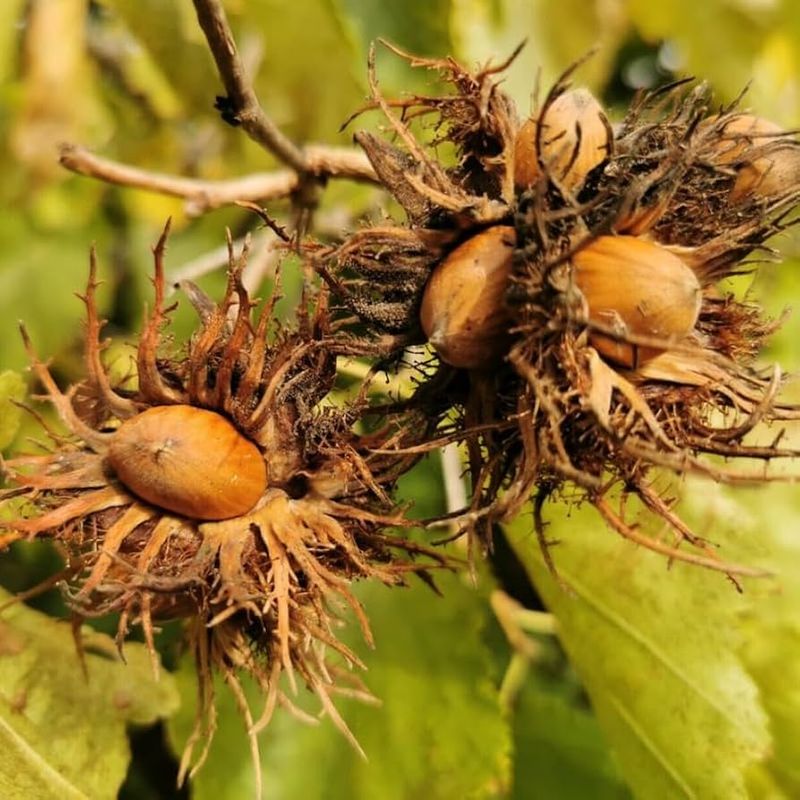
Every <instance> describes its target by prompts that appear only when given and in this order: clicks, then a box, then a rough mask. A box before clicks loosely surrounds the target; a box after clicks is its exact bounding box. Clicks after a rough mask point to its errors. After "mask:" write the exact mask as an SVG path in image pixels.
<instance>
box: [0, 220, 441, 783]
mask: <svg viewBox="0 0 800 800" xmlns="http://www.w3.org/2000/svg"><path fill="white" fill-rule="evenodd" d="M166 236H167V231H166V230H165V232H164V234H163V235H162V237H161V239H160V241H159V242H158V245H157V246H156V247H155V249H154V255H155V279H154V285H155V301H154V307H153V310H152V312H151V313H150V314H149V315H148V317H147V319H146V322H145V325H144V328H143V330H142V333H141V335H140V337H139V341H138V345H137V350H136V375H135V378H134V377H133V376H132V377H131V379H130V380H127V381H124V382H123V383H122V385H119V386H112V384H111V380H110V378H109V375H108V373H107V371H106V367H105V366H104V364H103V362H102V359H101V351H102V344H101V341H100V332H101V328H102V323H101V321H100V320H99V318H98V315H97V308H96V302H95V293H96V288H97V282H96V279H95V272H96V270H95V259H94V254H92V258H91V275H90V279H89V284H88V288H87V292H86V294H85V296H84V297H83V300H84V302H85V305H86V314H87V326H86V327H87V331H86V332H87V341H86V369H87V376H86V378H85V380H84V381H83V382H82V383H81V384H79V385H77V386H73V387H71V388H70V389H69V390H68V391H67V392H66V393H64V392H62V391H61V390H60V389H59V387H58V386H57V385H56V383H55V381H54V380H53V378H52V376H51V374H50V372H49V370H48V368H47V366H46V365H45V364H44V363H43V362H42V361H40V360H39V358H38V357H37V356H36V355H35V353H34V352H33V349H32V347H31V345H30V342H28V340H27V337H26V343H27V345H28V349H29V353H30V356H31V362H32V369H33V372H34V373H35V376H36V377H37V378H38V380H39V382H40V383H41V384H42V385H43V386H44V388H45V390H46V392H47V396H48V399H49V401H50V402H51V403H52V405H53V406H54V407H55V409H56V410H57V412H58V414H59V416H60V418H61V421H62V422H63V423H64V425H65V427H66V428H67V434H66V435H61V434H52V438H53V444H52V447H51V448H49V449H48V451H47V452H44V453H41V454H35V455H21V456H18V457H16V458H13V459H11V460H10V461H7V462H6V463H5V465H4V467H5V471H6V477H7V478H8V480H9V482H10V484H11V487H12V488H9V489H7V490H6V491H5V492H4V493H3V494H2V495H0V506H5V510H6V511H9V509H11V514H12V518H11V521H6V522H3V523H0V524H1V525H2V528H4V529H5V533H4V534H3V535H2V539H0V544H2V546H7V545H9V544H10V543H11V542H14V541H17V540H21V539H32V538H35V537H49V538H51V539H53V540H55V541H56V542H57V543H58V545H59V547H60V549H61V550H62V552H63V553H64V555H65V559H66V566H65V569H64V572H63V573H62V574H61V575H60V576H58V577H59V578H61V579H62V581H63V586H64V589H65V593H66V596H67V599H68V603H69V605H70V607H71V608H72V610H73V612H74V614H75V615H76V618H77V619H78V620H80V619H84V618H89V617H96V616H104V615H107V614H110V613H118V614H119V615H120V621H119V627H118V641H119V645H120V647H121V646H122V642H123V640H124V638H125V636H126V634H127V633H128V629H129V626H130V625H132V624H139V625H140V626H141V628H142V630H143V632H144V636H145V639H146V642H147V646H148V647H149V649H150V651H151V653H152V654H153V659H154V667H155V668H156V669H157V663H158V661H157V656H156V650H155V641H154V630H155V625H156V624H157V622H158V620H167V619H174V618H180V619H185V620H186V621H187V626H188V627H189V628H190V630H191V646H192V648H193V651H194V654H195V657H196V660H197V665H198V674H199V677H200V684H199V699H200V702H199V707H198V709H199V711H198V714H199V715H198V721H197V727H196V729H195V733H194V734H193V736H192V738H191V740H190V742H189V744H188V746H187V751H186V755H185V757H184V761H183V765H182V775H185V774H186V771H187V770H188V768H189V765H190V762H191V759H192V750H193V748H194V745H195V744H196V743H197V741H199V740H200V739H202V738H203V737H205V739H206V747H205V748H204V750H203V754H202V755H201V757H200V758H199V760H198V762H197V763H196V764H195V767H194V768H195V769H196V768H197V766H199V763H202V760H203V758H204V756H205V752H206V751H207V745H208V742H209V741H210V735H211V733H213V728H214V704H213V685H212V673H213V672H221V674H222V675H223V676H224V678H225V680H226V682H227V683H228V684H229V685H230V686H231V688H232V689H233V691H234V693H235V695H236V698H237V701H238V702H239V704H240V707H241V710H242V712H243V713H244V715H245V717H246V720H247V726H248V733H249V735H250V737H251V742H252V747H253V751H254V754H256V750H257V744H256V734H257V732H258V731H259V730H260V729H261V728H262V727H263V726H264V725H265V724H266V722H267V721H268V719H269V717H270V715H271V714H272V711H273V709H274V708H275V706H276V705H277V704H281V705H285V706H288V707H290V708H293V704H292V701H291V698H290V695H287V694H286V693H285V692H284V691H283V690H282V689H281V688H280V685H279V678H280V676H281V674H284V673H285V674H286V675H288V679H289V686H290V688H291V690H292V691H293V692H296V691H297V677H299V678H300V679H301V680H302V681H304V682H305V683H306V684H307V685H308V686H309V687H310V688H311V689H312V690H313V691H314V692H315V693H316V694H317V696H318V697H319V698H320V701H321V703H322V706H323V708H324V709H325V711H326V712H327V713H328V714H329V715H330V716H331V717H332V719H333V720H334V722H335V723H336V724H337V725H338V727H339V728H340V729H341V730H342V731H343V732H344V733H345V734H346V735H347V736H348V738H349V739H350V740H351V741H352V742H353V743H354V744H355V745H356V746H357V743H356V742H355V740H354V739H353V737H352V735H351V734H350V732H349V731H348V729H347V726H346V725H345V723H344V721H343V720H342V719H341V717H340V716H339V715H338V713H337V711H336V709H335V706H334V705H333V702H332V700H331V696H332V695H333V694H334V693H336V692H337V691H345V690H353V684H354V683H355V685H356V689H355V691H356V692H359V691H362V690H363V687H360V686H359V685H358V681H357V680H355V679H354V678H353V676H352V675H348V677H346V678H345V680H344V683H342V682H341V680H340V679H341V677H342V675H343V674H345V673H347V670H342V669H341V667H342V666H344V667H353V666H361V662H360V660H359V658H358V657H357V656H356V654H355V653H354V652H353V651H352V650H350V649H349V648H348V647H346V646H345V645H344V644H343V643H342V642H340V641H339V640H338V638H337V633H336V628H337V627H338V626H339V624H340V615H341V612H342V610H343V609H345V608H346V609H349V610H350V611H351V612H352V613H353V614H354V615H355V617H356V618H357V619H358V621H359V624H360V626H361V630H362V632H363V635H364V638H365V639H366V641H367V642H368V643H370V644H371V642H372V639H371V634H370V629H369V623H368V620H367V616H366V613H365V611H364V609H363V608H362V606H361V603H360V602H359V601H358V599H357V598H356V596H355V595H354V594H353V592H352V590H351V584H352V582H353V581H355V580H359V579H375V580H379V581H381V582H383V583H385V584H388V585H397V584H402V583H403V582H404V580H405V578H406V576H407V575H408V574H409V573H410V572H424V570H425V568H426V566H427V567H428V568H430V566H431V565H437V564H439V565H441V564H442V563H444V562H445V559H444V558H443V557H442V556H441V555H440V554H438V553H434V552H432V551H430V550H428V549H427V548H425V547H422V546H420V545H417V544H414V543H413V542H412V541H410V540H408V539H406V538H405V537H403V536H401V535H399V534H397V535H395V534H391V533H390V532H388V530H387V529H388V528H390V527H392V526H394V527H398V528H403V527H408V526H409V525H410V523H409V522H408V521H407V520H406V519H405V518H404V516H403V514H402V512H400V511H398V510H397V509H396V508H395V507H394V505H393V503H392V501H391V499H390V496H389V493H390V491H391V487H392V485H393V483H394V481H395V480H396V478H397V476H398V475H400V474H402V473H403V472H405V471H406V470H407V469H408V468H409V467H410V466H411V465H412V464H413V463H414V462H415V461H416V459H417V458H418V457H419V456H418V455H415V454H408V453H405V452H400V453H399V454H396V455H395V454H392V453H391V452H390V448H393V447H394V448H397V449H399V450H401V451H402V450H403V449H404V448H406V447H407V446H411V445H414V444H416V443H417V442H419V441H420V440H424V439H425V438H426V437H427V436H428V435H430V433H431V432H432V431H433V430H434V428H435V427H436V420H432V419H430V418H429V417H427V416H426V415H425V414H423V413H421V412H420V411H419V410H416V409H415V408H414V407H413V406H407V405H404V404H402V403H396V404H394V406H393V407H387V408H385V409H383V410H382V411H381V412H380V414H379V418H380V420H381V424H380V425H379V426H377V429H376V430H375V431H374V432H372V433H370V434H369V435H365V434H361V433H357V432H356V429H355V427H354V426H355V423H356V422H357V421H358V420H359V419H361V418H362V417H363V416H364V415H366V414H373V415H374V414H377V413H378V412H376V411H374V409H372V408H370V406H369V404H368V402H367V400H366V388H367V387H366V384H365V385H364V386H363V387H362V390H361V392H360V393H359V395H358V397H357V398H356V399H355V400H354V401H353V402H351V403H349V404H347V405H345V406H335V405H328V407H326V408H325V409H324V410H320V408H319V404H320V401H321V400H323V398H325V397H326V396H328V395H329V393H330V391H331V389H332V387H333V382H334V379H335V377H336V358H337V356H338V355H347V354H351V353H356V354H361V353H362V352H364V351H365V350H367V351H368V350H369V347H366V348H365V347H364V346H363V345H361V346H360V347H354V345H353V343H352V340H351V338H350V337H337V336H336V335H334V334H333V333H332V332H331V330H330V325H329V319H328V311H327V302H328V301H327V297H328V295H327V291H325V290H322V291H319V292H314V291H312V290H311V289H310V287H306V291H305V292H304V297H303V301H302V303H301V306H300V310H299V313H298V320H297V323H296V325H295V326H294V327H286V326H284V325H281V324H279V323H278V322H277V321H276V320H274V319H273V315H272V312H273V307H274V303H275V301H276V299H277V294H273V295H272V297H271V299H270V300H269V301H268V302H266V303H265V304H264V305H263V306H262V308H261V309H260V312H259V313H258V316H257V318H256V319H255V320H254V319H253V308H254V306H256V305H257V304H256V303H254V302H253V301H252V300H251V299H250V297H249V295H248V293H247V291H246V290H245V288H244V286H243V284H242V280H241V273H242V269H243V266H244V263H245V259H246V256H247V253H246V251H244V252H243V253H242V254H241V255H240V256H239V257H238V258H237V257H235V255H234V253H233V250H232V248H231V250H230V268H229V280H228V285H227V290H226V293H225V296H224V298H223V300H222V302H221V303H219V304H216V303H214V302H212V301H211V300H210V299H209V298H208V297H206V296H205V295H204V294H203V293H202V292H200V290H199V289H197V287H195V286H192V285H186V286H184V289H185V291H186V293H187V294H188V296H189V299H190V300H191V302H192V303H193V305H194V306H195V308H196V309H197V311H198V314H199V317H200V325H199V327H198V329H197V331H196V332H195V334H194V335H193V336H192V337H191V340H190V341H189V342H188V344H187V345H186V347H185V350H184V352H183V353H182V354H179V355H170V354H169V353H168V352H167V350H168V349H169V348H168V344H169V340H168V337H167V336H166V335H165V332H164V330H163V329H164V328H165V327H166V326H167V324H168V320H169V312H170V310H171V309H168V308H166V309H165V307H164V269H163V256H164V247H165V242H166ZM134 384H135V386H134ZM176 404H180V405H182V406H196V407H199V408H205V409H211V410H213V411H216V412H218V413H220V414H223V415H224V416H225V417H227V418H228V419H229V420H230V421H231V422H232V423H233V424H234V425H235V426H236V428H237V429H238V430H239V431H240V432H241V433H242V434H244V435H245V436H246V437H247V438H248V439H250V440H251V441H252V442H255V443H256V444H257V445H258V447H259V448H260V450H261V452H262V453H263V454H264V458H265V459H266V460H267V462H268V467H269V485H268V486H267V488H266V490H265V492H264V494H263V496H262V497H261V499H260V500H259V501H258V503H257V504H256V506H255V507H254V508H253V509H252V511H250V512H249V513H247V514H244V515H242V516H238V517H235V518H233V519H226V520H223V521H211V522H201V521H198V520H194V519H190V518H185V517H181V516H178V515H175V514H173V513H170V512H167V511H164V510H163V509H161V508H158V507H157V506H154V505H151V504H148V503H145V502H144V501H142V500H141V499H139V498H138V497H136V496H135V495H134V494H133V493H132V492H131V491H129V490H128V489H127V488H126V487H125V486H124V485H123V484H122V483H120V482H119V481H118V480H117V479H116V477H115V475H114V474H113V471H112V470H111V469H110V467H109V464H108V461H107V452H108V448H109V443H110V441H111V439H112V438H113V436H114V428H115V427H116V426H117V425H119V423H120V422H121V421H123V420H126V419H130V418H131V417H134V416H135V415H137V414H139V413H140V412H142V411H144V410H146V409H148V408H152V407H153V406H164V405H176ZM375 450H377V451H379V452H377V453H375V452H373V451H375ZM187 479H188V480H191V479H192V476H187ZM417 555H427V558H425V559H424V563H420V562H418V561H416V560H415V556H417ZM331 654H333V660H331ZM337 662H338V663H339V667H337V666H336V664H337ZM243 672H244V673H247V674H249V675H250V676H251V677H252V678H253V679H254V680H255V681H256V682H257V683H258V684H259V685H260V686H261V688H262V689H263V691H264V694H265V706H264V710H263V713H262V714H261V716H260V718H259V719H258V720H254V718H253V716H252V714H251V712H250V710H249V708H248V707H247V704H246V702H245V700H244V694H243V692H242V688H241V685H240V683H239V676H240V675H241V674H242V673H243ZM297 713H299V712H297ZM256 763H258V761H257V759H256Z"/></svg>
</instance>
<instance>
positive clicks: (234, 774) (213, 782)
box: [169, 575, 511, 800]
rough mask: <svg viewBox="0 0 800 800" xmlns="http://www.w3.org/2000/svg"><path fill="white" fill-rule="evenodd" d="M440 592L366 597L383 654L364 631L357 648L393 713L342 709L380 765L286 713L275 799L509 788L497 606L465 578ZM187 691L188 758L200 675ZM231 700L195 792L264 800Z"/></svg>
mask: <svg viewBox="0 0 800 800" xmlns="http://www.w3.org/2000/svg"><path fill="white" fill-rule="evenodd" d="M437 584H438V585H439V587H440V589H441V590H442V592H443V594H444V597H437V596H436V595H435V594H433V592H431V590H430V589H429V588H428V587H427V586H425V585H423V584H422V583H421V582H419V581H415V582H414V584H413V585H412V586H411V587H409V588H407V589H387V588H385V587H383V586H378V585H363V586H361V587H359V589H360V591H359V596H360V597H361V599H362V601H363V602H364V606H365V608H366V609H367V613H368V614H369V617H370V620H371V623H372V627H373V632H374V634H375V641H376V649H375V651H374V652H365V648H364V646H363V645H361V646H359V644H358V642H357V641H356V639H355V636H356V630H355V626H353V625H351V626H350V630H349V631H348V634H349V635H348V637H347V639H348V642H349V643H351V644H353V645H355V646H356V647H357V649H358V650H359V651H360V654H361V655H362V657H363V658H364V659H365V661H366V663H367V666H368V672H367V673H366V674H365V676H364V679H365V682H366V684H367V686H368V687H369V689H370V691H372V692H373V693H374V694H375V695H376V696H377V697H378V698H380V700H381V701H382V706H381V707H374V706H368V705H364V704H362V703H359V702H357V701H352V700H345V699H341V700H338V701H337V705H338V707H339V710H340V711H341V713H342V716H343V717H344V719H345V720H346V721H347V724H348V725H349V726H350V727H351V729H352V730H353V733H354V734H355V735H356V737H357V738H358V740H359V742H360V744H361V746H362V747H363V748H364V750H365V751H366V753H367V756H368V759H369V760H368V761H367V762H364V761H363V760H361V759H360V758H359V757H358V755H357V754H356V753H355V752H354V751H353V750H352V748H350V746H349V745H348V744H347V742H346V741H345V740H344V738H343V737H342V736H341V734H339V732H338V731H337V730H336V729H335V728H334V726H333V725H332V724H331V723H330V722H329V721H328V720H327V719H323V720H322V721H321V724H320V725H319V726H318V727H310V726H307V725H304V724H302V723H300V722H298V721H296V720H295V719H293V718H291V717H290V716H288V714H286V712H283V711H280V710H279V711H278V712H276V717H275V719H273V721H272V723H271V724H270V727H269V729H268V730H267V732H266V734H265V735H264V736H263V737H262V741H261V751H262V764H263V770H264V785H265V793H264V796H265V797H267V798H270V800H274V799H277V798H287V800H288V798H296V797H306V798H323V797H324V798H326V800H339V799H341V800H345V799H346V800H384V798H386V799H387V800H393V799H394V798H397V799H398V800H399V798H409V797H414V796H415V795H418V794H419V795H424V797H425V798H426V799H428V798H430V800H437V799H439V798H441V800H451V799H452V798H456V797H459V798H461V797H465V798H467V797H474V798H483V797H493V796H496V795H497V793H498V792H500V791H501V790H502V788H503V787H505V786H507V784H508V778H509V767H510V763H509V755H510V752H509V751H510V747H511V741H510V732H509V729H508V725H507V723H506V721H505V720H504V719H503V716H502V714H501V711H500V708H499V705H498V700H497V689H496V686H495V684H494V681H493V680H492V677H493V670H494V667H493V664H492V662H491V658H490V654H489V652H488V650H487V648H486V647H485V644H484V642H483V628H484V626H485V624H486V623H487V620H488V619H489V616H488V615H489V614H490V611H489V608H488V604H487V603H486V599H485V597H484V596H482V595H481V594H479V593H478V592H476V591H474V590H473V589H471V588H469V587H467V586H466V585H465V583H464V581H463V579H462V578H461V577H459V576H456V575H441V576H439V577H438V578H437ZM181 687H182V693H183V697H184V705H183V710H182V711H181V712H180V714H179V715H178V716H176V717H175V718H173V719H172V720H170V723H169V725H170V729H171V733H172V737H173V741H174V742H175V743H176V746H177V749H178V750H180V748H181V747H182V745H183V743H184V742H185V740H186V737H187V735H188V732H189V730H190V728H191V722H192V715H193V712H192V704H193V699H194V693H195V687H194V681H193V676H192V671H191V669H188V668H187V669H184V670H182V672H181ZM219 695H220V697H219V701H220V704H219V709H220V718H219V728H218V730H217V734H216V738H215V740H214V744H213V745H212V750H211V755H210V757H209V761H208V763H207V764H206V765H205V766H204V767H203V769H202V770H201V771H200V773H199V774H198V775H197V777H196V778H195V780H194V783H193V795H192V796H193V797H194V798H195V800H212V799H213V800H239V798H241V797H247V796H249V794H248V793H252V791H253V783H252V780H253V779H252V772H253V769H252V765H251V763H250V756H249V753H248V749H247V745H246V743H245V739H244V733H243V723H242V720H241V717H240V715H239V714H238V713H237V712H236V710H235V708H234V707H233V703H232V702H231V700H230V698H229V697H228V693H227V692H226V691H225V690H224V688H222V687H220V690H219ZM253 701H254V702H253V707H254V708H255V709H258V707H259V706H258V701H257V699H256V698H255V697H253ZM309 708H311V709H314V706H313V704H312V705H311V706H309Z"/></svg>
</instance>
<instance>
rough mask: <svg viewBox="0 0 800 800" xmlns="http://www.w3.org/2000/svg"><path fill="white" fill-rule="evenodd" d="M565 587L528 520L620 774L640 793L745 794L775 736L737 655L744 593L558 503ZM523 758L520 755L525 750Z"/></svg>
mask: <svg viewBox="0 0 800 800" xmlns="http://www.w3.org/2000/svg"><path fill="white" fill-rule="evenodd" d="M548 516H549V518H550V519H551V521H552V524H551V527H550V528H549V529H548V537H549V538H550V539H557V540H559V541H560V544H559V545H558V546H557V547H556V548H555V550H554V553H553V555H554V558H555V561H556V566H557V568H558V570H559V573H560V574H561V576H562V578H563V579H564V580H565V581H566V582H567V583H568V584H569V587H570V590H569V591H565V590H563V589H562V588H561V587H560V586H559V585H558V583H556V582H555V581H554V579H553V577H552V576H551V575H550V574H549V573H548V571H547V569H546V568H545V566H544V562H543V559H542V555H541V552H540V550H539V548H538V545H537V543H536V541H535V538H534V537H533V536H532V534H531V531H530V520H529V519H528V518H525V517H523V518H522V519H521V520H520V521H519V522H518V523H516V524H515V525H514V526H513V539H514V545H515V549H516V551H517V553H518V555H519V556H520V558H521V559H522V560H523V562H524V563H525V565H526V567H527V569H528V571H529V574H530V575H531V577H532V578H533V580H534V581H535V583H536V586H537V588H538V589H539V591H540V592H541V594H542V595H543V597H544V598H545V601H546V603H547V605H548V607H549V608H550V609H551V610H552V611H553V613H554V614H555V615H556V618H557V620H558V624H559V629H560V636H561V640H562V642H563V644H564V647H565V649H566V651H567V653H568V654H569V656H570V659H571V662H572V664H573V665H574V667H575V669H576V670H577V672H578V674H579V675H580V677H581V679H582V681H583V682H584V685H585V687H586V691H587V692H588V694H589V697H590V699H591V702H592V705H593V706H594V709H595V712H596V713H597V717H598V720H599V722H600V726H601V728H602V729H603V731H604V732H605V735H606V737H607V739H608V742H609V744H610V745H611V748H612V750H613V751H614V753H615V754H616V757H617V759H618V761H619V764H620V767H621V769H622V773H623V775H624V776H625V778H626V779H627V781H628V782H629V784H630V785H631V787H632V788H633V791H634V793H635V795H636V796H637V797H638V798H643V799H644V800H647V799H648V798H653V800H661V798H667V797H669V798H698V799H699V798H702V800H707V799H710V798H719V799H720V800H723V798H724V799H725V800H735V798H745V797H746V796H747V794H746V788H745V775H746V772H747V771H748V769H750V768H751V767H752V765H753V764H754V763H756V762H758V761H760V760H761V759H763V758H764V757H765V755H766V754H767V751H768V748H769V744H770V739H769V735H768V732H767V719H766V715H765V713H764V710H763V708H762V707H761V704H760V702H759V697H758V690H757V687H756V685H755V683H754V682H753V680H752V678H751V677H750V676H749V675H748V674H747V672H746V671H745V669H744V667H743V666H742V664H741V663H740V661H739V658H738V655H737V651H738V649H739V647H740V645H741V643H742V637H741V632H740V623H739V618H738V613H739V612H740V611H741V609H742V603H743V601H741V600H740V597H739V595H737V593H736V592H735V591H734V590H733V588H731V586H730V585H729V584H728V583H727V582H726V581H725V579H724V578H723V577H722V576H720V575H719V574H717V573H712V572H709V571H705V570H701V569H699V568H696V567H690V566H687V565H685V564H675V565H673V568H672V569H671V570H668V569H667V563H666V561H665V560H664V559H663V558H662V557H660V556H658V555H655V554H653V553H650V552H647V551H644V550H641V549H637V548H636V547H634V546H633V545H632V544H630V543H628V542H626V541H623V540H621V539H620V538H619V537H618V536H616V535H615V534H614V533H612V532H611V531H609V530H607V529H605V527H604V526H603V524H602V522H601V521H600V520H599V519H598V517H597V515H596V514H595V513H594V512H593V510H592V509H591V508H590V507H584V508H582V509H580V510H573V511H572V513H570V514H569V515H567V513H565V510H564V509H563V508H558V507H550V508H548ZM520 757H521V756H520Z"/></svg>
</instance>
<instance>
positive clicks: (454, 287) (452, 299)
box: [420, 225, 516, 369]
mask: <svg viewBox="0 0 800 800" xmlns="http://www.w3.org/2000/svg"><path fill="white" fill-rule="evenodd" d="M515 243H516V233H515V232H514V229H513V228H512V227H510V226H507V225H496V226H495V227H493V228H489V229H487V230H485V231H483V232H481V233H479V234H477V235H476V236H473V237H472V238H471V239H468V240H467V241H466V242H464V243H463V244H461V245H459V246H458V247H457V248H456V249H455V250H453V251H452V252H451V253H450V254H449V255H448V256H447V257H446V258H445V259H444V260H443V261H442V262H441V263H440V264H439V265H438V266H437V267H436V268H435V269H434V271H433V274H432V275H431V277H430V280H429V281H428V284H427V286H426V287H425V292H424V294H423V297H422V308H421V311H420V316H421V322H422V329H423V331H424V332H425V335H426V336H427V337H428V341H429V342H430V344H431V345H432V347H433V348H434V349H435V350H436V352H437V353H438V354H439V356H440V357H441V358H442V360H443V361H446V362H447V363H448V364H451V365H452V366H454V367H462V368H465V369H480V368H483V367H488V366H491V365H492V364H493V363H494V362H495V361H496V359H498V358H499V357H500V356H502V354H503V352H504V350H505V348H506V346H507V343H508V326H509V316H508V311H507V309H506V307H505V302H504V298H505V292H506V289H507V287H508V279H509V276H510V274H511V265H512V260H513V255H514V245H515Z"/></svg>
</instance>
